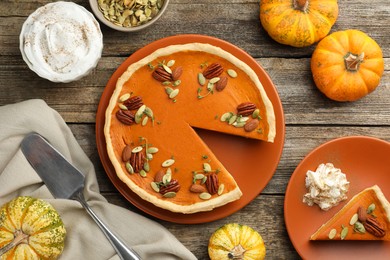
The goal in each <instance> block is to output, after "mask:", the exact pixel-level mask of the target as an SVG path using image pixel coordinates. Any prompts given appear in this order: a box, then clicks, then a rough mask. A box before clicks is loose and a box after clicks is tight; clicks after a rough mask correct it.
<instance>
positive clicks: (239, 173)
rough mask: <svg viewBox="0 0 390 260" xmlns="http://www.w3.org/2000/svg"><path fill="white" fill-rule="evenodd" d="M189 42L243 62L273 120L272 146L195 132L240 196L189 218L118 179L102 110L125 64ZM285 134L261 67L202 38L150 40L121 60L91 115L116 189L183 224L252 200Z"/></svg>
mask: <svg viewBox="0 0 390 260" xmlns="http://www.w3.org/2000/svg"><path fill="white" fill-rule="evenodd" d="M191 42H200V43H209V44H212V45H214V46H218V47H221V48H222V49H224V50H226V51H228V52H230V53H232V54H233V55H235V56H236V57H237V58H239V59H241V60H242V61H244V62H246V63H247V64H248V65H249V66H250V67H251V68H252V69H253V70H254V71H255V72H256V73H257V75H258V77H259V79H260V81H261V83H262V84H263V86H264V89H265V90H266V92H267V95H268V97H269V99H270V100H271V102H272V104H273V106H274V110H275V117H276V138H275V142H274V143H267V142H264V141H257V140H250V139H246V138H242V137H237V136H230V135H229V136H228V135H225V134H219V133H214V132H211V131H205V130H197V133H198V134H199V135H200V137H201V138H202V139H203V140H204V141H205V142H206V143H207V145H208V146H209V147H210V149H211V150H212V151H213V152H214V153H215V154H216V156H217V158H218V159H219V160H220V161H221V162H222V163H223V164H224V165H225V166H226V168H227V169H228V170H229V172H230V173H231V174H232V175H233V176H234V178H235V180H236V181H237V183H238V185H239V186H240V188H241V190H242V192H243V196H242V197H241V198H240V199H239V200H237V201H235V202H232V203H229V204H227V205H225V206H222V207H219V208H216V209H214V210H212V211H209V212H200V213H195V214H189V215H188V214H180V213H173V212H170V211H167V210H164V209H161V208H158V207H156V206H154V205H153V204H151V203H149V202H147V201H144V200H142V199H141V198H140V197H139V196H138V195H137V194H135V193H133V192H132V191H131V190H130V189H129V188H128V187H127V186H126V185H125V184H124V183H123V182H122V181H120V180H119V179H118V177H117V175H116V173H115V171H114V168H113V166H112V165H111V162H110V160H109V158H108V155H107V150H106V142H105V137H104V133H103V128H104V121H105V111H106V108H107V105H108V103H109V99H110V97H111V95H112V92H113V90H114V88H115V84H116V81H117V79H118V77H119V76H120V75H122V73H123V72H124V71H125V70H126V69H127V67H128V66H129V65H130V64H132V63H134V62H136V61H138V60H140V59H142V58H144V57H145V56H147V55H149V54H151V53H152V52H153V51H154V50H156V49H159V48H162V47H166V46H168V45H173V44H185V43H191ZM284 135H285V126H284V114H283V108H282V104H281V102H280V99H279V96H278V93H277V91H276V88H275V86H274V85H273V83H272V81H271V79H270V78H269V77H268V75H267V73H266V72H265V71H264V70H263V68H261V67H260V65H259V64H258V63H257V62H256V61H255V60H254V59H253V58H252V57H251V56H250V55H248V54H247V53H246V52H244V51H243V50H241V49H239V48H238V47H236V46H234V45H232V44H230V43H228V42H225V41H222V40H219V39H216V38H213V37H209V36H202V35H178V36H171V37H168V38H164V39H161V40H158V41H155V42H153V43H151V44H149V45H147V46H145V47H143V48H141V49H140V50H138V51H136V52H135V53H134V54H133V55H131V56H130V57H129V58H128V59H127V60H125V62H124V63H123V64H122V65H121V66H120V67H119V68H118V69H117V71H116V72H115V73H114V74H113V75H112V77H111V79H110V80H109V81H108V83H107V86H106V88H105V90H104V92H103V94H102V97H101V100H100V103H99V107H98V111H97V116H96V142H97V147H98V151H99V155H100V159H101V161H102V163H103V166H104V168H105V170H106V172H107V175H108V177H109V178H110V180H111V181H112V183H113V184H114V185H115V187H116V188H117V189H118V190H119V192H120V193H121V194H122V195H123V196H124V197H125V198H126V199H127V200H128V201H130V202H131V203H132V204H133V205H135V206H136V207H138V208H139V209H141V210H142V211H144V212H146V213H148V214H150V215H152V216H154V217H157V218H160V219H163V220H166V221H171V222H176V223H182V224H195V223H204V222H209V221H214V220H217V219H220V218H223V217H226V216H229V215H230V214H233V213H234V212H236V211H238V210H240V209H241V208H243V207H244V206H245V205H247V204H248V203H249V202H251V201H252V200H253V199H254V198H256V196H257V195H259V194H260V192H261V191H262V190H263V189H264V187H265V186H266V185H267V183H268V182H269V180H270V179H271V178H272V176H273V174H274V172H275V170H276V167H277V165H278V163H279V160H280V157H281V154H282V150H283V144H284Z"/></svg>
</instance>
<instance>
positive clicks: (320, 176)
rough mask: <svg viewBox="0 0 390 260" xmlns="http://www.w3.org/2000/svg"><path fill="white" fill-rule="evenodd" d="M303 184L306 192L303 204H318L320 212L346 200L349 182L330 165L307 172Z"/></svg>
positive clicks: (320, 166)
mask: <svg viewBox="0 0 390 260" xmlns="http://www.w3.org/2000/svg"><path fill="white" fill-rule="evenodd" d="M305 182H306V183H305V185H306V188H307V190H308V192H307V193H306V194H305V195H304V196H303V202H304V203H306V204H308V205H309V206H313V205H314V204H318V206H319V207H320V208H321V209H322V210H329V209H330V208H332V207H333V206H336V205H337V204H339V202H340V201H343V200H345V199H347V195H346V194H347V192H348V189H349V181H348V180H347V178H346V175H345V174H344V173H342V172H341V170H340V169H338V168H335V167H334V166H333V164H332V163H326V164H323V163H322V164H320V165H319V166H318V167H317V169H316V171H315V172H313V171H310V170H309V171H307V173H306V180H305Z"/></svg>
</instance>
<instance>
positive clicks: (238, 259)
mask: <svg viewBox="0 0 390 260" xmlns="http://www.w3.org/2000/svg"><path fill="white" fill-rule="evenodd" d="M245 251H246V250H245V248H244V247H243V246H242V245H241V244H239V245H237V246H235V247H234V248H233V249H232V250H231V251H230V252H229V254H228V258H229V259H233V260H243V259H244V253H245Z"/></svg>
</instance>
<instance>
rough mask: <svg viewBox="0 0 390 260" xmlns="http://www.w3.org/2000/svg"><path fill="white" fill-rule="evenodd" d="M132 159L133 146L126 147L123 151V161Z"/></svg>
mask: <svg viewBox="0 0 390 260" xmlns="http://www.w3.org/2000/svg"><path fill="white" fill-rule="evenodd" d="M130 157H131V146H130V145H126V146H125V148H123V150H122V161H124V162H127V161H129V160H130Z"/></svg>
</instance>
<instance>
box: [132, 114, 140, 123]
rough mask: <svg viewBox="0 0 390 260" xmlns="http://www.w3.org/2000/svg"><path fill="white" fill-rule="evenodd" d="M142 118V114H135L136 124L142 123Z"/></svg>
mask: <svg viewBox="0 0 390 260" xmlns="http://www.w3.org/2000/svg"><path fill="white" fill-rule="evenodd" d="M141 119H142V115H140V116H137V115H135V116H134V120H135V123H136V124H139V123H141Z"/></svg>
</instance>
